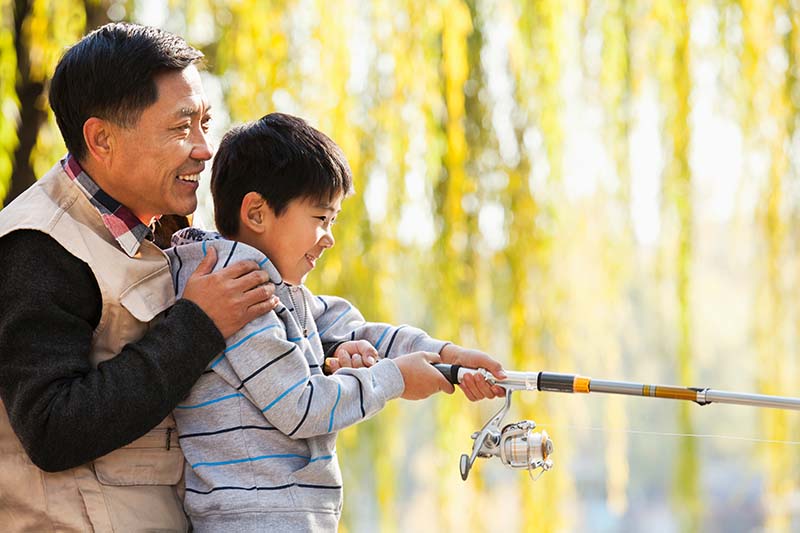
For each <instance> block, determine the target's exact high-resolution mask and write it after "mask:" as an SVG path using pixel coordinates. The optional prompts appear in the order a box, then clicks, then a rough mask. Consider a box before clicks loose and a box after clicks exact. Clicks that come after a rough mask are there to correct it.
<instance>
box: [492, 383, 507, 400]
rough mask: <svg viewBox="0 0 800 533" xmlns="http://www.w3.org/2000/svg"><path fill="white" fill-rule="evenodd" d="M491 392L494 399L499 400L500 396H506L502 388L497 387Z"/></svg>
mask: <svg viewBox="0 0 800 533" xmlns="http://www.w3.org/2000/svg"><path fill="white" fill-rule="evenodd" d="M492 392H493V393H494V397H495V398H500V397H501V396H505V395H506V390H505V389H504V388H503V387H498V386H497V385H495V386H493V387H492Z"/></svg>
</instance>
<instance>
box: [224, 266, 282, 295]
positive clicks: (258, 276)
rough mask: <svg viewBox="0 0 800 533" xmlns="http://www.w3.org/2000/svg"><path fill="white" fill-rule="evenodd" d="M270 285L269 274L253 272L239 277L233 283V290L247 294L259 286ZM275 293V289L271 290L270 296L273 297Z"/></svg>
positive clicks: (261, 271) (260, 271) (259, 271)
mask: <svg viewBox="0 0 800 533" xmlns="http://www.w3.org/2000/svg"><path fill="white" fill-rule="evenodd" d="M268 283H269V274H267V273H266V272H265V271H263V270H253V271H251V272H248V273H247V274H244V275H243V276H240V277H238V278H237V279H236V280H235V281H234V282H233V283H231V287H232V288H233V290H239V291H242V292H247V291H249V290H250V289H252V288H254V287H258V286H259V285H266V284H268ZM274 293H275V287H272V288H270V289H269V296H272V295H273V294H274Z"/></svg>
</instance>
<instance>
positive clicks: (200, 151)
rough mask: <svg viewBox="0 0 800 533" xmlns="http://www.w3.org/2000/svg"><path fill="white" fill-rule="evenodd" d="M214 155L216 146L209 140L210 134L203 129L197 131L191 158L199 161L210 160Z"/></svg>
mask: <svg viewBox="0 0 800 533" xmlns="http://www.w3.org/2000/svg"><path fill="white" fill-rule="evenodd" d="M213 155H214V148H213V147H212V146H211V143H210V142H209V141H208V135H207V134H206V133H204V132H203V131H202V130H200V131H199V132H197V134H196V135H195V139H194V147H193V148H192V153H191V158H192V159H196V160H198V161H208V160H209V159H211V157H212V156H213Z"/></svg>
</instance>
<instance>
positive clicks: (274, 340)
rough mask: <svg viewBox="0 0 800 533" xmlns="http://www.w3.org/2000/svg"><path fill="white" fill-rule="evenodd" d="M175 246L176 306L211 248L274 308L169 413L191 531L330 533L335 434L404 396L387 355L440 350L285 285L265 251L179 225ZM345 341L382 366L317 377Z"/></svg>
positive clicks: (337, 500) (338, 480)
mask: <svg viewBox="0 0 800 533" xmlns="http://www.w3.org/2000/svg"><path fill="white" fill-rule="evenodd" d="M172 244H173V248H171V249H169V250H168V251H167V253H168V255H169V257H170V260H171V264H172V272H173V280H174V282H175V287H176V293H177V295H178V296H179V297H180V295H181V294H182V293H183V289H184V287H185V285H186V281H187V280H188V279H189V276H190V275H191V274H192V272H194V270H195V268H196V267H197V265H198V264H199V263H200V261H201V260H202V259H203V257H204V256H205V254H206V251H207V248H208V247H209V246H213V247H214V248H216V251H217V256H218V260H217V266H216V268H215V269H216V270H218V269H220V268H223V267H224V266H225V265H228V264H232V263H234V262H236V261H240V260H243V259H252V260H255V261H256V262H258V263H259V265H260V266H261V268H263V269H264V270H265V271H267V272H268V273H269V276H270V279H271V281H272V282H273V283H274V284H275V286H276V289H275V294H276V295H277V296H278V297H279V298H280V301H281V303H280V304H279V305H278V307H277V308H276V309H275V311H273V312H271V313H269V314H267V315H265V316H263V317H261V318H258V319H256V320H254V321H252V322H251V323H249V324H248V325H247V326H245V327H244V328H243V329H241V330H240V331H238V332H237V333H236V334H234V335H233V336H232V337H230V338H229V339H227V347H226V348H225V350H224V351H223V352H222V353H221V354H220V355H219V356H218V357H216V358H215V359H214V360H213V361H212V362H211V363H210V364H209V367H208V369H207V370H206V372H205V373H204V374H203V375H202V376H201V377H200V379H199V380H198V382H197V384H196V385H195V386H194V388H192V390H191V392H190V394H189V396H188V397H187V398H186V399H185V400H184V401H183V402H182V403H181V404H180V405H178V406H177V408H176V409H175V413H174V414H175V419H176V421H177V424H178V433H179V438H180V443H181V448H182V449H183V453H184V455H185V457H186V469H185V478H186V499H185V507H186V511H187V513H188V514H189V517H190V518H191V520H192V524H193V526H194V529H195V531H197V532H201V533H202V532H205V531H226V532H227V531H277V530H280V531H282V532H285V533H287V532H291V531H335V530H336V528H337V525H338V521H339V516H340V512H341V507H342V477H341V472H340V470H339V464H338V460H337V457H336V447H335V445H336V433H337V431H339V430H340V429H342V428H346V427H348V426H350V425H352V424H355V423H357V422H360V421H361V420H364V419H366V418H368V417H370V416H372V415H374V414H375V413H376V412H378V410H380V409H381V408H382V407H383V406H384V404H385V403H386V401H387V400H390V399H392V398H396V397H398V396H400V394H402V392H403V388H404V384H403V377H402V375H401V374H400V371H399V369H398V368H397V365H395V363H394V362H393V361H392V360H391V357H393V356H396V355H402V354H406V353H410V352H414V351H420V350H424V351H430V352H435V353H438V352H439V351H441V349H442V347H444V345H445V343H444V342H442V341H438V340H435V339H432V338H430V337H429V336H428V335H427V334H426V333H425V332H424V331H421V330H419V329H416V328H413V327H409V326H399V327H394V326H390V325H388V324H378V323H369V322H365V321H364V318H363V317H362V316H361V313H359V311H358V310H357V309H356V308H355V307H353V306H352V305H351V304H350V303H348V302H347V301H345V300H343V299H341V298H336V297H332V296H314V295H312V294H311V293H310V292H309V291H308V289H306V288H305V287H303V286H298V287H291V286H289V285H287V284H286V283H284V282H283V281H282V280H281V276H280V274H279V273H278V271H277V270H276V269H275V267H274V266H273V264H272V263H271V262H270V261H269V259H267V258H266V257H265V256H264V254H262V253H261V252H259V251H258V250H256V249H255V248H252V247H250V246H248V245H246V244H243V243H240V242H234V241H229V240H225V239H223V238H222V237H220V235H219V234H217V233H211V232H205V231H201V230H198V229H196V228H186V229H184V230H181V231H180V232H178V233H176V234H175V235H174V236H173V240H172ZM295 303H296V304H297V309H295V305H294V304H295ZM304 312H307V314H308V315H310V316H308V317H304ZM301 324H304V325H305V330H306V335H304V334H303V333H304V331H303V328H302V327H301ZM349 339H364V340H367V341H370V342H371V343H372V344H373V345H374V346H375V347H376V348H377V349H378V353H379V355H380V357H381V360H380V361H378V362H377V363H376V364H375V365H374V366H372V367H371V368H359V369H351V368H346V369H342V370H340V371H339V372H336V373H335V374H334V375H332V376H325V375H323V374H322V371H321V369H320V364H321V363H322V361H323V357H324V354H323V349H322V343H323V342H324V343H326V344H327V343H332V342H337V341H341V340H349Z"/></svg>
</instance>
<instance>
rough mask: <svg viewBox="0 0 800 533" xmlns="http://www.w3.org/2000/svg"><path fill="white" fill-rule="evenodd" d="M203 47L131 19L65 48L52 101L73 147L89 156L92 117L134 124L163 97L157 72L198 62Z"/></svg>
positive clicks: (77, 153) (73, 150) (81, 155)
mask: <svg viewBox="0 0 800 533" xmlns="http://www.w3.org/2000/svg"><path fill="white" fill-rule="evenodd" d="M202 58H203V53H202V52H200V51H199V50H196V49H194V48H192V47H191V46H189V45H188V44H186V41H184V40H183V39H182V38H180V37H178V36H177V35H174V34H171V33H168V32H165V31H163V30H160V29H158V28H152V27H148V26H140V25H137V24H129V23H111V24H106V25H105V26H101V27H100V28H98V29H96V30H95V31H93V32H91V33H90V34H88V35H86V36H85V37H84V38H83V39H81V40H80V41H78V43H76V44H75V45H74V46H72V47H71V48H70V49H69V50H67V51H66V52H65V53H64V56H63V57H62V58H61V60H60V61H59V63H58V66H56V70H55V74H53V79H52V80H51V82H50V107H52V108H53V112H54V113H55V115H56V121H57V122H58V127H59V129H60V130H61V135H62V136H63V137H64V142H65V144H66V145H67V149H68V150H69V151H70V153H72V154H73V155H74V156H75V157H76V158H77V159H78V160H79V161H80V160H81V159H83V158H84V157H85V156H86V142H85V140H84V138H83V125H84V123H85V122H86V121H87V120H88V119H89V118H91V117H98V118H102V119H105V120H109V121H112V122H114V123H115V124H117V125H119V126H123V127H131V126H134V125H135V124H136V123H137V122H138V121H139V117H140V116H141V113H142V111H143V110H144V109H145V108H147V107H148V106H150V105H151V104H153V103H154V102H155V101H156V100H157V99H158V88H157V86H156V77H157V76H158V75H159V74H162V73H164V72H169V71H180V70H183V69H185V68H186V67H188V66H189V65H192V64H194V63H197V62H198V61H200V60H201V59H202Z"/></svg>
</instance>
